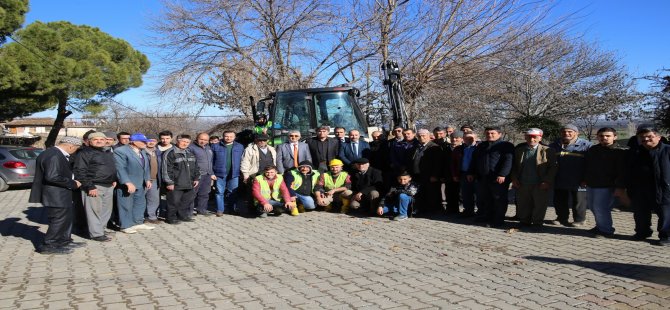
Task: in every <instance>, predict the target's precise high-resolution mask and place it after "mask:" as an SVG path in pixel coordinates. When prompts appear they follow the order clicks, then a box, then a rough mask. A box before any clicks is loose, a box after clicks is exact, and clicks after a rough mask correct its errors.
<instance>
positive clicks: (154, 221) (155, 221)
mask: <svg viewBox="0 0 670 310" xmlns="http://www.w3.org/2000/svg"><path fill="white" fill-rule="evenodd" d="M144 223H149V224H160V223H161V221H159V220H149V219H146V220H144Z"/></svg>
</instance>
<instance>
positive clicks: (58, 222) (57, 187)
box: [28, 137, 84, 254]
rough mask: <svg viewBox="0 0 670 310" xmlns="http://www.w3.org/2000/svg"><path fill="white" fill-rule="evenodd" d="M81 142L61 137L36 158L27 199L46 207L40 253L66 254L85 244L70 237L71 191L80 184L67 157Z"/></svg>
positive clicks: (76, 139)
mask: <svg viewBox="0 0 670 310" xmlns="http://www.w3.org/2000/svg"><path fill="white" fill-rule="evenodd" d="M81 145H82V140H81V139H79V138H76V137H63V138H62V139H61V140H60V141H59V143H58V145H57V146H55V147H51V148H48V149H47V150H46V151H44V152H42V154H40V155H39V156H38V157H37V160H36V165H35V180H34V181H33V185H32V189H31V191H30V198H29V200H28V201H29V202H31V203H41V204H42V205H43V206H44V207H46V210H47V217H48V218H49V228H48V229H47V233H46V235H45V236H44V243H43V246H42V248H41V249H40V253H42V254H69V253H72V248H74V247H79V246H83V245H84V243H79V242H73V240H72V238H71V231H72V217H73V213H72V211H73V209H74V205H73V204H72V191H73V190H74V189H77V188H79V186H81V183H79V181H75V180H74V175H73V174H72V168H71V165H70V162H69V158H70V155H72V154H74V153H75V152H76V151H77V149H79V147H80V146H81Z"/></svg>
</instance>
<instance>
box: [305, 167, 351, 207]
mask: <svg viewBox="0 0 670 310" xmlns="http://www.w3.org/2000/svg"><path fill="white" fill-rule="evenodd" d="M343 165H344V164H343V163H342V161H341V160H339V159H333V160H331V161H330V163H328V167H329V169H330V171H328V172H326V173H323V174H321V176H320V177H319V182H318V183H317V184H316V187H315V188H314V195H315V196H316V203H317V204H318V205H319V206H321V207H323V209H324V211H326V212H329V211H330V210H332V208H333V205H338V206H340V212H341V213H347V211H349V199H348V198H349V197H350V196H351V194H352V191H351V179H350V178H349V174H348V173H346V172H345V171H342V166H343Z"/></svg>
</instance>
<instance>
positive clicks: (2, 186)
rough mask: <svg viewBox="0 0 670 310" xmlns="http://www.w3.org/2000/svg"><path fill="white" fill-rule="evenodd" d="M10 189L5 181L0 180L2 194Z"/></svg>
mask: <svg viewBox="0 0 670 310" xmlns="http://www.w3.org/2000/svg"><path fill="white" fill-rule="evenodd" d="M8 188H9V185H7V182H5V179H3V178H0V192H4V191H6V190H7V189H8Z"/></svg>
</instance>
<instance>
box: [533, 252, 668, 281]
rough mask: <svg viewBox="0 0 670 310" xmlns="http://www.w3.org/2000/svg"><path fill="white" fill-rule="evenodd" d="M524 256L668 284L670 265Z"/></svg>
mask: <svg viewBox="0 0 670 310" xmlns="http://www.w3.org/2000/svg"><path fill="white" fill-rule="evenodd" d="M525 258H526V259H528V260H535V261H540V262H546V263H553V264H570V265H575V266H579V267H584V268H589V269H593V270H595V271H598V272H602V273H605V274H609V275H613V276H618V277H624V278H629V279H634V280H640V281H646V282H651V283H656V284H662V285H668V286H670V267H662V266H652V265H641V264H627V263H617V262H600V261H584V260H569V259H563V258H557V257H546V256H526V257H525Z"/></svg>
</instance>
